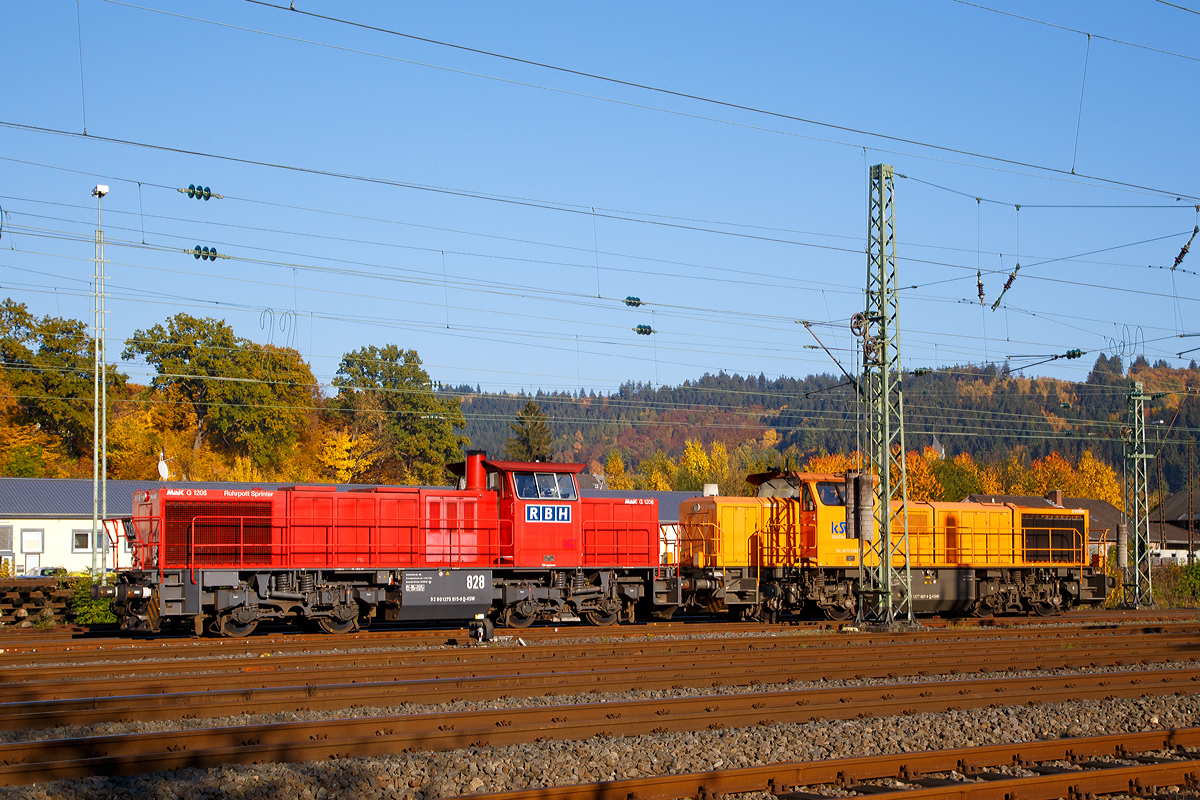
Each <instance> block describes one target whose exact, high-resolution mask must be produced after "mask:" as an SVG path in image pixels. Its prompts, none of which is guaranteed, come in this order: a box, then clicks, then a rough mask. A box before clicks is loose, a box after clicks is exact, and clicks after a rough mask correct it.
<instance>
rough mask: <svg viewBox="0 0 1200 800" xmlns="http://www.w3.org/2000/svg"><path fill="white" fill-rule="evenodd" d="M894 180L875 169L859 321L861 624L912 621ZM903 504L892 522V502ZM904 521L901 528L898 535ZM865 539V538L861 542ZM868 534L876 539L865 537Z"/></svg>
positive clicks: (887, 171) (888, 170)
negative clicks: (863, 487) (864, 443)
mask: <svg viewBox="0 0 1200 800" xmlns="http://www.w3.org/2000/svg"><path fill="white" fill-rule="evenodd" d="M894 181H895V176H894V171H893V169H892V167H891V166H890V165H887V164H878V165H876V166H874V167H871V186H870V195H871V204H870V214H869V217H868V219H867V310H866V314H865V319H863V320H862V321H861V322H860V326H859V327H861V328H862V329H863V330H862V344H863V377H862V381H861V386H862V389H863V391H862V393H861V394H860V398H861V402H862V407H863V412H864V415H865V417H866V425H865V428H866V430H867V432H868V447H867V456H868V458H869V459H870V464H871V467H870V469H871V472H872V473H874V475H875V476H876V477H877V479H878V480H877V482H876V484H875V503H874V506H875V509H874V510H875V530H876V531H878V536H872V534H873V533H874V532H873V531H863V532H860V538H861V539H862V542H861V544H862V554H863V555H862V561H861V563H860V565H859V567H860V575H861V578H860V582H859V603H858V621H859V622H873V623H877V624H881V625H891V624H892V623H894V622H896V621H897V620H902V619H903V620H906V621H907V622H909V623H915V620H914V619H913V611H912V574H911V570H910V568H909V559H908V503H907V499H908V472H907V470H906V468H905V463H904V454H905V450H904V393H903V387H902V384H901V380H900V376H901V366H900V314H899V299H898V297H897V294H896V213H895V183H894ZM893 500H901V501H903V505H902V506H901V509H902V511H901V512H900V513H899V514H897V515H895V518H893V514H892V510H891V501H893ZM894 523H899V526H898V527H899V530H894V529H893V525H894ZM864 534H865V536H864ZM868 536H870V537H871V538H867V537H868Z"/></svg>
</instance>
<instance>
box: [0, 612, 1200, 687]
mask: <svg viewBox="0 0 1200 800" xmlns="http://www.w3.org/2000/svg"><path fill="white" fill-rule="evenodd" d="M1197 633H1200V624H1189V625H1179V626H1170V627H1164V626H1152V627H1144V626H1143V627H1139V628H1136V629H1133V630H1124V629H1115V630H1114V629H1102V630H1088V631H1084V632H1081V633H1076V634H1068V633H1063V632H1059V633H1056V634H1054V635H1038V636H1011V637H1005V636H991V635H979V634H975V635H969V636H968V635H958V636H952V637H947V636H936V635H933V636H915V637H909V636H904V635H899V636H880V635H874V634H847V635H834V636H829V637H824V636H800V635H796V636H786V635H785V636H754V637H729V638H720V639H654V638H647V637H642V638H637V639H625V640H621V641H616V642H597V643H591V644H568V645H566V647H568V648H569V649H570V650H571V651H572V652H573V653H579V654H587V655H589V656H595V655H604V654H613V655H616V654H620V653H628V654H636V655H639V656H641V655H645V654H647V653H648V652H649V653H655V652H659V653H665V652H698V651H701V650H706V651H714V650H720V651H733V650H755V649H760V650H779V649H781V648H788V647H790V648H798V649H810V650H812V649H830V648H852V647H864V646H873V647H885V646H888V645H893V644H899V645H903V646H904V647H920V646H932V645H934V644H942V645H945V644H952V645H953V646H955V647H958V646H962V645H965V646H971V647H974V646H977V645H978V644H979V643H981V642H985V643H986V642H992V643H995V642H997V641H998V640H1002V639H1011V640H1012V642H1013V644H1012V645H1011V646H1013V647H1019V646H1038V645H1037V644H1036V643H1039V642H1044V643H1053V642H1061V643H1063V644H1062V646H1063V647H1066V648H1071V647H1078V646H1080V645H1083V644H1087V643H1091V642H1120V641H1126V640H1130V639H1136V638H1139V637H1141V638H1144V637H1147V636H1155V637H1157V639H1156V640H1157V641H1161V642H1164V643H1170V642H1171V641H1175V640H1178V639H1180V637H1184V638H1187V637H1190V638H1191V639H1192V640H1194V639H1195V638H1196V634H1197ZM1043 646H1044V645H1043ZM563 647H564V645H556V644H544V643H543V644H534V645H532V646H529V647H521V648H517V647H462V648H458V647H454V648H436V649H429V650H408V649H404V650H390V649H386V648H384V649H366V648H361V649H360V648H349V649H343V648H336V647H331V648H329V650H324V649H322V650H318V651H316V652H317V653H320V658H321V660H322V661H323V662H324V663H327V664H346V665H348V666H356V665H359V664H368V663H370V664H377V663H381V662H388V663H395V662H396V661H398V660H400V661H405V662H411V661H420V662H422V663H428V662H431V661H437V662H447V661H451V662H455V661H456V662H468V661H470V662H472V663H478V662H487V661H508V660H530V659H533V658H537V657H554V656H556V655H559V654H561V651H562V648H563ZM262 657H270V658H272V659H274V661H273V663H276V664H285V663H286V664H297V665H305V664H311V662H312V661H313V660H314V657H315V653H314V651H312V650H307V649H305V650H300V651H299V652H292V653H287V652H285V651H279V652H271V651H270V650H267V651H262V652H259V651H258V650H256V649H248V650H244V651H228V650H227V651H225V652H222V653H220V654H218V655H195V656H194V657H191V658H180V657H176V658H172V657H167V658H154V657H152V656H149V655H147V654H144V653H139V654H137V655H134V656H131V657H126V658H122V657H119V656H118V657H116V658H110V657H109V655H108V654H91V653H89V654H87V655H86V656H83V657H80V658H74V659H70V658H68V659H62V658H56V657H54V656H50V657H45V656H43V655H42V654H40V653H22V654H16V655H12V656H10V655H9V654H6V653H3V652H0V668H3V672H0V684H4V683H11V682H14V681H20V680H26V679H27V677H26V676H27V675H28V674H30V673H31V672H33V673H36V674H37V675H42V676H51V675H53V676H55V677H59V678H70V677H72V676H76V675H82V674H85V673H91V674H112V673H114V672H118V673H125V674H135V673H139V672H140V673H148V672H162V671H164V670H167V671H169V670H172V669H176V667H175V666H174V665H182V664H192V665H193V667H192V668H193V669H211V668H213V666H214V665H222V664H223V665H224V666H225V667H226V668H228V667H229V666H230V665H231V664H232V663H233V662H238V663H249V662H250V661H254V660H256V659H258V658H262ZM47 662H49V663H47ZM23 667H24V668H25V669H22V668H23Z"/></svg>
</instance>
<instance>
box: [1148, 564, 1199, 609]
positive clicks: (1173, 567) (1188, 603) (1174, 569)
mask: <svg viewBox="0 0 1200 800" xmlns="http://www.w3.org/2000/svg"><path fill="white" fill-rule="evenodd" d="M1150 585H1151V587H1152V588H1153V593H1154V604H1155V605H1156V606H1158V607H1159V608H1195V607H1197V605H1200V562H1193V563H1191V564H1186V565H1179V564H1167V565H1164V566H1161V567H1156V568H1155V569H1154V570H1153V571H1152V572H1151V574H1150Z"/></svg>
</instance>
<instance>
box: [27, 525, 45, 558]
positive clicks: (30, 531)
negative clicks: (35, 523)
mask: <svg viewBox="0 0 1200 800" xmlns="http://www.w3.org/2000/svg"><path fill="white" fill-rule="evenodd" d="M44 545H45V531H43V530H42V529H41V528H22V529H21V552H22V553H41V552H43V551H44V550H45V547H44Z"/></svg>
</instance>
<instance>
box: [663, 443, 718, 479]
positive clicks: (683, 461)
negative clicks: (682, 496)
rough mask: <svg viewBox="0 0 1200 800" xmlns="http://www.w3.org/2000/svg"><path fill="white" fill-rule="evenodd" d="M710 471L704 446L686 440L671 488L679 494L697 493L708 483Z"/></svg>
mask: <svg viewBox="0 0 1200 800" xmlns="http://www.w3.org/2000/svg"><path fill="white" fill-rule="evenodd" d="M711 471H712V462H711V460H710V459H709V457H708V453H705V452H704V446H703V445H702V444H700V442H698V441H696V440H695V439H688V440H687V441H686V442H685V443H684V445H683V454H682V455H681V456H679V465H678V468H677V469H676V471H675V478H674V480H673V481H672V482H671V483H672V488H674V489H675V490H677V491H681V492H698V491H700V488H701V487H702V486H703V485H704V484H705V483H706V482H707V481H708V475H709V472H711Z"/></svg>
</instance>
